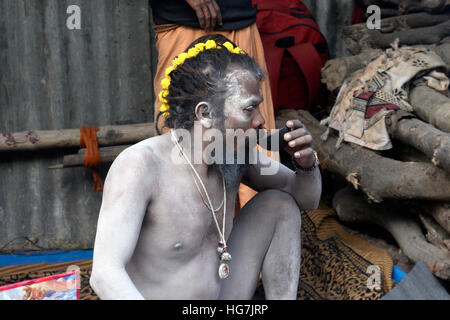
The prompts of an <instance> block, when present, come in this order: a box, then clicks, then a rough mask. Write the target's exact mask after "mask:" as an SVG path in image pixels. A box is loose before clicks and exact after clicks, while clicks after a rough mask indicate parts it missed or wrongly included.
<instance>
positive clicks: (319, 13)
mask: <svg viewBox="0 0 450 320" xmlns="http://www.w3.org/2000/svg"><path fill="white" fill-rule="evenodd" d="M302 1H303V3H304V4H305V5H306V6H307V7H308V9H309V10H310V11H311V13H312V15H313V16H314V17H315V19H316V21H317V23H318V25H319V28H320V31H322V33H323V35H324V36H325V38H326V39H327V42H328V47H329V50H330V56H331V58H335V57H344V56H348V55H350V53H349V52H348V51H347V49H346V48H345V44H344V42H343V41H342V40H341V34H342V29H343V27H344V26H346V25H349V24H350V21H351V18H352V13H353V7H354V3H355V1H354V0H302Z"/></svg>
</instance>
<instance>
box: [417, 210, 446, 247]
mask: <svg viewBox="0 0 450 320" xmlns="http://www.w3.org/2000/svg"><path fill="white" fill-rule="evenodd" d="M419 218H420V220H421V221H422V223H423V226H424V227H425V229H426V230H427V234H426V235H425V237H426V238H427V240H428V241H429V242H431V243H432V244H434V245H435V246H437V247H438V248H440V249H443V250H449V249H450V248H447V245H446V244H445V241H446V240H449V239H450V236H449V234H448V233H447V231H445V230H444V228H442V227H441V226H440V225H439V224H438V223H436V221H434V219H433V218H431V217H430V216H428V215H427V214H419Z"/></svg>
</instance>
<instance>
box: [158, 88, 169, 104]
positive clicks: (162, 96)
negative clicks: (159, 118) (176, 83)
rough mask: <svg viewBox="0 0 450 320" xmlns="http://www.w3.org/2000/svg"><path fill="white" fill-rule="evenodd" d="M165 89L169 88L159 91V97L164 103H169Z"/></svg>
mask: <svg viewBox="0 0 450 320" xmlns="http://www.w3.org/2000/svg"><path fill="white" fill-rule="evenodd" d="M164 91H167V90H161V91H160V92H159V95H158V98H159V101H161V102H162V103H168V101H167V99H166V98H164Z"/></svg>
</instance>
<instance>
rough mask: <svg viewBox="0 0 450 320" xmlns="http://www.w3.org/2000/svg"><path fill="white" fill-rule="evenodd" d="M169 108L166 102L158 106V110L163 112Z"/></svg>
mask: <svg viewBox="0 0 450 320" xmlns="http://www.w3.org/2000/svg"><path fill="white" fill-rule="evenodd" d="M169 109H170V106H169V105H168V104H167V103H163V104H162V105H161V107H160V108H159V111H161V112H164V111H167V110H169Z"/></svg>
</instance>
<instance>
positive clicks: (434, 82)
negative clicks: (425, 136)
mask: <svg viewBox="0 0 450 320" xmlns="http://www.w3.org/2000/svg"><path fill="white" fill-rule="evenodd" d="M440 68H445V63H444V62H443V61H442V59H441V58H440V57H439V56H438V55H437V54H436V53H435V52H433V51H431V50H430V49H425V48H423V47H416V48H413V47H406V46H405V47H402V48H398V46H397V44H396V43H394V44H393V47H392V48H390V49H387V50H386V51H385V52H384V53H383V54H382V55H381V56H380V57H378V58H377V59H375V60H373V61H372V62H371V63H370V64H369V65H368V66H367V67H366V68H365V69H362V70H358V71H357V72H355V73H354V74H353V75H352V76H350V77H349V78H348V79H347V80H346V81H345V82H344V84H343V85H342V87H341V89H340V91H339V94H338V97H337V99H336V103H335V105H334V107H333V109H332V110H331V113H330V116H329V117H328V118H326V119H323V120H322V121H321V124H322V125H328V129H327V131H325V133H324V134H323V135H322V139H323V140H326V139H327V137H328V134H329V130H330V128H332V129H334V130H337V131H338V132H339V139H338V141H337V143H336V148H339V146H340V145H341V143H342V141H347V142H353V143H356V144H358V145H361V146H363V147H367V148H370V149H373V150H387V149H390V148H392V143H391V140H390V137H389V132H388V128H387V126H386V122H385V120H386V118H387V116H388V115H390V114H392V113H394V112H396V111H399V110H403V111H406V112H413V111H414V108H413V107H412V106H411V105H410V104H409V101H408V100H409V99H408V96H409V88H410V85H411V84H412V83H415V84H417V83H418V82H422V85H427V86H429V87H431V88H433V89H436V90H438V91H444V90H447V88H448V85H449V79H448V78H447V77H446V75H445V73H443V72H441V71H440Z"/></svg>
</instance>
